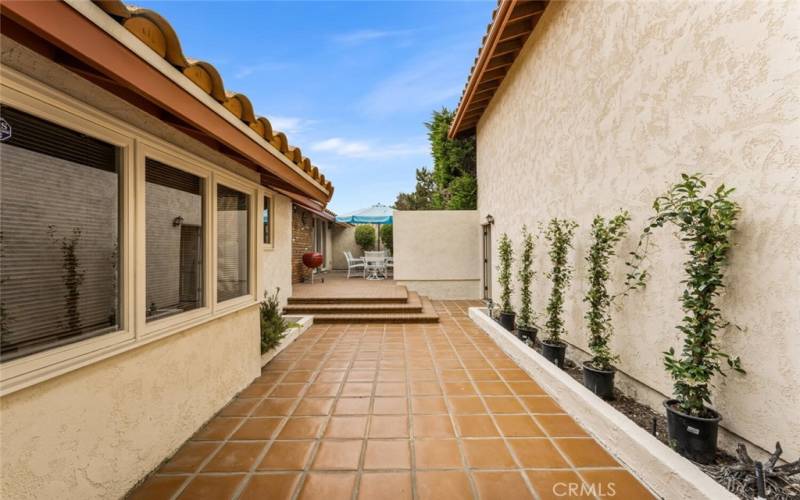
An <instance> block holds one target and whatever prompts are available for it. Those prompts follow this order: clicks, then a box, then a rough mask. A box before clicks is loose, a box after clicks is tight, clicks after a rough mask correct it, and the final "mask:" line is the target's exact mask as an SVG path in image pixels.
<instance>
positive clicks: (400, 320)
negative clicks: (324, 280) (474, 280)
mask: <svg viewBox="0 0 800 500" xmlns="http://www.w3.org/2000/svg"><path fill="white" fill-rule="evenodd" d="M438 322H439V318H428V317H424V318H414V317H410V318H392V319H386V318H384V319H381V318H324V317H323V318H318V317H315V318H314V324H317V325H335V324H341V323H354V324H355V323H359V324H364V323H372V324H379V323H438Z"/></svg>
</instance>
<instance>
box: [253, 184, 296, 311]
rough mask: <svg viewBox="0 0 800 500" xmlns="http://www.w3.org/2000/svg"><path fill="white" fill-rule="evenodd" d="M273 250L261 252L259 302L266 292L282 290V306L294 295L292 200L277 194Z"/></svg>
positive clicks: (273, 205) (273, 200)
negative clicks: (276, 289)
mask: <svg viewBox="0 0 800 500" xmlns="http://www.w3.org/2000/svg"><path fill="white" fill-rule="evenodd" d="M272 210H273V214H272V217H273V219H272V221H273V222H272V223H273V228H272V231H273V234H272V237H273V241H274V242H275V244H274V245H273V248H270V249H268V250H265V249H262V250H261V257H262V259H261V276H260V277H259V278H260V284H261V287H262V288H261V290H260V292H259V295H258V298H259V300H260V299H261V298H262V297H264V292H265V291H266V292H267V293H269V294H272V293H274V292H275V288H276V287H277V288H280V289H281V290H280V293H279V294H278V296H279V297H280V300H281V304H283V305H285V304H286V299H287V298H288V297H290V296H291V295H292V200H290V199H289V198H288V197H286V196H283V195H279V194H275V195H273V196H272Z"/></svg>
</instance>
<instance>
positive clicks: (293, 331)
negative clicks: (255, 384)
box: [261, 316, 314, 367]
mask: <svg viewBox="0 0 800 500" xmlns="http://www.w3.org/2000/svg"><path fill="white" fill-rule="evenodd" d="M285 318H286V320H287V321H290V322H294V323H297V324H298V325H299V326H296V327H294V328H289V330H287V332H286V336H285V337H283V339H281V343H280V344H278V347H276V348H275V349H273V350H271V351H269V352H265V353H264V354H262V355H261V366H262V367H263V366H264V365H266V364H267V363H269V362H270V361H272V360H273V359H274V358H275V356H277V355H278V354H280V353H281V352H282V351H283V350H284V349H286V348H287V347H288V346H289V344H291V343H292V342H294V341H295V340H296V339H297V337H299V336H300V335H302V334H303V333H304V332H305V331H306V330H308V329H309V328H311V325H313V324H314V317H313V316H285Z"/></svg>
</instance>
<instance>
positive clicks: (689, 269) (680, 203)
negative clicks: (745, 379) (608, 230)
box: [628, 174, 745, 417]
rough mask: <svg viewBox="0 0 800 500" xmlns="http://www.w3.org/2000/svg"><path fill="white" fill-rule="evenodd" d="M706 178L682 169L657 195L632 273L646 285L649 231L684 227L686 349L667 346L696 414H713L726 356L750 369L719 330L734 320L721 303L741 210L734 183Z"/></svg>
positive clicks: (635, 284)
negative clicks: (709, 182) (715, 380)
mask: <svg viewBox="0 0 800 500" xmlns="http://www.w3.org/2000/svg"><path fill="white" fill-rule="evenodd" d="M705 190H706V181H705V180H704V179H703V177H702V176H701V175H700V174H694V175H687V174H681V181H680V182H678V183H677V184H675V185H673V186H672V187H670V189H669V190H668V191H667V192H666V194H664V195H662V196H659V197H658V198H656V200H655V202H654V203H653V209H654V210H655V215H653V216H652V217H651V218H650V220H649V224H648V225H647V227H645V229H644V231H643V233H642V238H641V239H640V243H639V247H638V248H637V250H636V251H635V252H633V260H632V262H631V263H630V266H631V268H632V271H631V272H630V273H629V275H628V276H629V283H630V285H631V289H636V288H640V287H644V285H645V278H646V275H645V274H644V273H643V272H639V269H640V267H641V264H642V262H643V261H644V260H645V259H646V257H647V249H648V248H649V237H650V234H651V233H652V231H653V230H654V229H656V228H660V227H663V226H664V225H666V224H667V223H670V224H673V225H675V226H676V227H677V228H678V232H679V233H680V239H681V241H683V242H686V243H688V244H689V258H688V259H687V260H686V262H684V266H683V269H684V273H685V278H684V279H683V280H682V281H681V282H682V283H684V284H685V285H686V287H685V289H684V290H683V293H682V294H681V298H680V301H681V309H682V310H683V312H684V316H683V319H682V320H681V323H680V324H679V325H678V326H677V329H678V330H679V331H680V332H681V333H682V334H683V349H682V352H681V353H680V354H679V355H678V354H676V352H675V349H674V348H670V349H669V350H668V351H666V352H664V366H665V368H666V369H667V371H668V372H669V373H670V375H671V376H672V379H673V382H674V385H673V391H674V394H675V399H676V400H677V401H678V404H679V406H680V410H681V411H683V412H684V413H687V414H689V415H694V416H701V417H702V416H707V415H708V414H709V412H708V409H707V405H708V406H710V405H711V388H712V387H713V385H712V383H711V379H712V377H713V376H714V375H715V374H720V375H722V376H725V372H724V371H723V369H722V366H721V363H720V361H721V360H723V359H724V360H725V361H726V362H727V364H728V366H729V367H730V368H731V369H733V370H734V371H736V372H739V373H745V372H744V370H743V369H742V367H741V361H740V360H739V358H738V357H731V356H730V355H729V354H727V353H725V352H723V351H721V350H720V348H719V345H718V343H717V332H718V331H719V330H721V329H724V328H726V327H728V326H729V325H730V323H728V322H727V321H726V320H725V319H724V318H723V316H722V313H721V312H720V310H719V308H718V307H717V304H716V301H717V298H718V297H719V296H720V295H721V294H722V292H723V291H724V289H725V284H724V282H723V280H724V277H725V269H726V267H727V264H728V252H729V250H730V248H731V233H733V231H734V230H735V229H736V221H737V219H738V217H739V213H740V212H741V207H740V206H739V204H738V203H736V202H735V201H733V200H731V193H733V191H734V189H732V188H726V187H725V185H724V184H722V185H720V186H719V187H718V188H717V189H716V190H715V191H713V192H712V193H708V194H703V193H704V192H705Z"/></svg>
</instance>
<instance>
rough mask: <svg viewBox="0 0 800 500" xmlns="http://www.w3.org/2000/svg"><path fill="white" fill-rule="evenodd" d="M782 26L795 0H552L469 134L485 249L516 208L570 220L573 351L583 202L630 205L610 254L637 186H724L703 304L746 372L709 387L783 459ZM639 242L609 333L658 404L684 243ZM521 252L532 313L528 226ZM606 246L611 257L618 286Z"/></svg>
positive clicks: (789, 416)
mask: <svg viewBox="0 0 800 500" xmlns="http://www.w3.org/2000/svg"><path fill="white" fill-rule="evenodd" d="M798 33H800V4H798V3H797V2H733V1H730V2H700V1H697V2H602V1H597V2H581V1H574V2H565V3H560V2H559V3H552V4H551V5H550V6H549V7H548V9H547V11H546V12H545V14H544V15H543V18H542V19H541V21H540V22H539V25H538V26H537V28H536V30H535V32H534V33H533V35H532V36H531V38H530V39H529V40H528V42H527V44H526V45H525V47H524V48H523V50H522V53H521V54H520V56H519V57H518V59H517V60H516V62H515V64H514V66H513V67H512V68H511V70H510V72H509V74H508V76H507V77H506V79H505V81H504V82H503V84H502V86H501V88H500V89H499V90H498V92H497V94H496V95H495V97H494V99H493V101H492V103H491V105H490V106H489V108H487V111H486V113H485V114H484V116H483V118H482V119H481V121H480V122H479V124H478V134H477V140H478V181H479V189H478V197H479V200H478V207H479V213H480V218H481V220H483V219H484V218H485V217H486V215H489V214H491V215H492V216H493V217H494V220H495V221H496V222H495V226H494V227H493V237H494V238H495V245H494V259H493V261H494V262H497V255H496V253H497V249H496V241H497V237H499V235H500V234H501V233H503V232H508V233H509V234H510V236H511V237H512V239H513V240H514V244H515V249H516V250H517V252H519V244H520V229H521V226H522V225H523V224H527V225H528V226H529V227H536V225H537V224H538V223H540V222H542V223H544V222H546V221H547V219H549V218H551V217H568V218H573V219H575V220H576V221H577V222H578V223H579V224H580V228H579V230H578V232H577V236H576V240H575V248H574V251H573V252H572V254H571V256H570V263H571V264H572V265H574V266H575V274H574V280H573V284H572V287H571V288H570V290H569V293H568V295H567V302H566V304H565V306H566V326H567V330H568V332H569V333H568V336H567V340H568V341H569V342H570V343H571V344H572V345H573V346H577V348H579V349H582V350H584V351H585V350H587V338H586V328H585V326H584V324H585V323H584V319H583V315H584V313H585V310H586V307H585V305H584V303H583V302H582V297H583V296H584V293H585V292H586V288H587V286H586V272H587V270H586V265H585V263H584V258H585V255H586V253H587V249H588V248H587V247H588V236H589V235H588V230H589V225H590V223H591V219H592V218H593V217H594V216H595V215H596V214H603V215H613V214H615V213H617V211H618V210H619V209H627V210H630V211H631V213H632V215H633V221H632V224H631V228H632V233H633V234H632V235H630V236H629V237H628V238H627V239H626V240H625V241H623V242H622V250H621V252H620V253H621V255H623V256H625V255H626V254H627V252H629V251H631V250H633V248H634V247H635V243H636V241H637V239H638V232H639V231H640V230H641V228H643V227H644V225H645V222H646V219H647V217H648V216H649V215H650V214H651V213H652V209H651V205H652V203H653V200H654V199H655V198H656V197H657V196H658V195H659V194H661V193H663V192H664V191H665V190H666V188H667V187H668V186H669V185H670V184H671V183H673V182H675V181H677V180H679V179H680V174H681V173H682V172H688V173H694V172H702V173H704V174H706V175H707V177H708V180H709V182H710V184H711V185H712V186H716V185H717V184H718V183H722V182H724V183H725V184H726V185H729V186H732V187H735V188H736V189H737V190H736V192H735V195H734V198H735V199H736V201H738V202H739V203H740V204H741V206H742V216H741V220H740V222H739V228H738V231H737V232H736V234H735V236H734V244H735V246H734V248H733V251H732V254H731V257H732V259H731V263H730V270H729V272H728V278H727V285H728V287H729V288H728V289H727V292H726V294H725V296H724V297H722V299H721V301H720V305H721V308H722V311H723V313H724V314H725V315H726V316H727V317H728V319H730V321H731V322H732V323H735V324H737V325H740V326H741V327H743V328H744V329H746V331H745V332H743V333H740V332H737V331H736V330H735V329H734V328H729V329H728V331H726V332H724V334H723V335H722V339H723V341H722V344H723V347H724V349H726V350H728V351H729V352H731V353H732V354H735V355H740V356H741V357H742V362H743V365H744V368H745V369H746V370H747V371H748V374H747V375H746V376H740V375H731V376H729V377H728V378H727V379H726V380H719V381H718V389H717V392H716V399H715V404H716V407H717V409H718V410H719V411H720V412H721V413H722V414H723V415H724V420H723V422H722V425H723V426H724V427H725V428H726V429H728V430H729V431H731V432H733V433H735V434H736V435H738V436H739V437H741V438H743V439H746V440H748V441H750V442H752V443H755V444H757V445H758V446H760V447H762V448H769V449H772V447H773V446H774V444H775V441H778V440H780V441H781V444H782V445H783V448H784V450H786V457H787V458H792V459H796V458H797V456H798V454H800V434H798V432H797V424H796V421H797V416H798V415H799V414H800V391H799V390H798V380H800V335H798V325H800V307H798V304H800V278H798V277H800V251H798V248H800V201H799V200H800V168H799V166H800V122H799V121H798V119H799V118H800V104H799V103H800V95H798V94H799V93H800V92H799V89H800V72H798V68H800V45H799V44H800V42H799V40H800V38H799V37H798ZM396 239H397V240H398V241H402V239H401V238H400V237H396ZM436 239H437V240H442V239H443V238H441V237H437V238H436ZM654 241H655V243H656V245H657V248H655V249H654V250H653V251H652V252H651V258H650V260H649V262H648V265H647V267H648V269H649V270H650V272H651V273H652V279H651V280H650V282H649V284H648V286H647V289H646V290H645V291H643V292H638V293H634V294H633V295H632V296H631V297H630V298H629V299H627V300H626V301H625V302H624V304H623V305H624V308H623V309H622V310H621V311H615V312H614V326H615V337H614V340H613V347H614V349H616V351H617V352H618V353H619V354H620V356H621V359H620V366H621V370H622V372H623V376H622V377H621V378H622V379H623V380H622V382H623V385H624V386H625V387H626V389H627V390H628V391H631V392H635V393H637V397H639V398H640V399H643V400H645V401H648V402H650V404H652V405H653V406H654V407H657V408H660V404H661V400H662V399H663V398H664V397H665V396H666V395H669V394H671V390H672V382H671V380H670V378H669V376H668V375H667V374H666V372H665V371H664V368H663V362H662V352H663V351H665V350H667V349H668V348H669V347H671V346H675V347H676V348H678V347H679V346H680V345H681V342H680V338H679V336H678V331H677V330H676V329H675V327H674V325H676V324H677V323H678V322H679V321H680V319H681V317H682V313H681V309H680V305H679V302H678V299H679V295H680V293H681V291H682V286H681V283H680V280H681V279H682V263H683V261H684V260H685V258H686V248H685V247H682V246H681V245H680V243H679V242H678V240H677V238H676V237H675V236H674V235H673V234H672V231H671V230H669V229H664V230H662V231H660V232H659V233H658V235H657V237H656V238H655V239H654ZM536 254H537V258H536V268H537V270H538V271H539V275H538V276H537V278H536V286H535V292H534V302H535V306H536V309H537V311H539V312H543V311H544V308H545V303H546V297H547V293H548V292H549V290H550V287H549V283H548V282H547V280H546V279H545V278H544V276H543V272H544V271H546V270H547V269H548V268H549V264H548V260H547V257H546V248H545V243H544V241H540V242H539V246H538V247H537V250H536ZM623 260H624V259H623V258H620V259H618V261H617V262H616V263H615V265H614V267H613V271H614V272H613V279H614V280H615V281H614V285H613V286H614V288H616V289H617V290H619V288H620V286H621V284H622V280H623V279H624V270H625V268H624V265H623ZM495 276H496V273H495ZM493 288H494V296H495V297H497V296H499V291H498V287H497V284H496V283H494V285H493ZM517 299H518V297H517ZM570 351H571V352H572V353H575V352H576V349H574V348H571V349H570ZM725 437H727V438H731V437H734V436H731V435H730V434H726V436H725ZM737 439H738V438H737ZM726 443H727V444H730V441H727V442H726Z"/></svg>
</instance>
